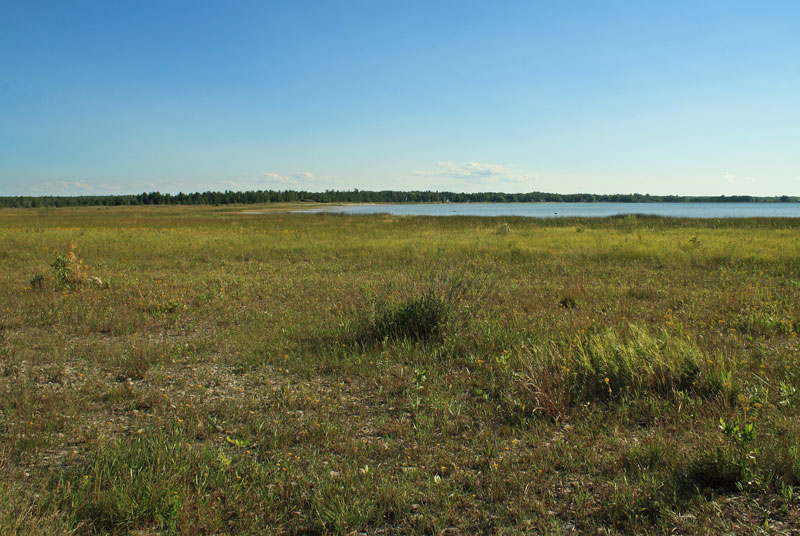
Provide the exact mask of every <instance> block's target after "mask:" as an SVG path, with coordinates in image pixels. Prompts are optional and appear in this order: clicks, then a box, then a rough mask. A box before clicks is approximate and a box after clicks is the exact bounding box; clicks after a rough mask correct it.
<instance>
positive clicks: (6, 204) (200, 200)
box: [0, 189, 800, 208]
mask: <svg viewBox="0 0 800 536" xmlns="http://www.w3.org/2000/svg"><path fill="white" fill-rule="evenodd" d="M287 202H316V203H487V202H488V203H538V202H568V203H599V202H616V203H796V202H800V197H798V196H787V195H783V196H775V197H757V196H751V195H734V196H725V195H719V196H681V195H650V194H611V195H608V194H605V195H603V194H555V193H547V192H529V193H517V194H508V193H502V192H480V193H456V192H435V191H409V192H404V191H397V190H381V191H371V190H358V189H354V190H342V191H339V190H326V191H324V192H308V191H304V190H252V191H246V192H235V191H230V190H226V191H224V192H212V191H209V192H202V193H201V192H195V193H183V192H181V193H178V194H169V193H164V194H162V193H161V192H144V193H141V194H130V195H80V196H7V197H0V208H13V207H17V208H35V207H77V206H123V205H233V204H255V203H287Z"/></svg>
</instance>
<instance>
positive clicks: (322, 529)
mask: <svg viewBox="0 0 800 536" xmlns="http://www.w3.org/2000/svg"><path fill="white" fill-rule="evenodd" d="M262 208H268V209H272V208H277V209H281V208H285V207H284V206H282V205H279V206H277V207H272V206H269V207H266V206H265V207H262ZM245 210H248V211H249V210H252V207H246V208H245V207H237V206H226V207H170V206H161V207H118V208H112V207H82V208H58V209H50V208H39V209H4V210H2V211H0V533H2V534H73V533H74V534H361V533H365V534H381V535H383V534H385V535H390V534H444V535H456V534H525V533H527V534H631V533H640V534H668V533H669V534H672V533H680V534H709V533H730V534H762V533H768V534H790V533H796V531H798V530H800V512H799V511H800V509H798V497H797V495H798V494H799V493H800V487H799V486H800V420H798V418H797V408H798V403H800V393H798V389H800V338H799V337H798V332H800V220H794V219H739V220H735V219H726V220H683V219H662V218H655V217H642V216H638V217H637V216H626V217H615V218H603V219H567V218H565V219H552V220H535V219H524V218H471V217H447V218H437V217H392V216H385V215H374V216H348V215H343V214H326V213H319V214H292V213H287V212H281V211H280V210H276V211H274V212H269V211H268V212H265V213H264V214H258V215H253V214H243V212H244V211H245Z"/></svg>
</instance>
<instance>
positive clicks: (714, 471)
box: [676, 447, 747, 495]
mask: <svg viewBox="0 0 800 536" xmlns="http://www.w3.org/2000/svg"><path fill="white" fill-rule="evenodd" d="M746 477H747V465H746V463H745V461H744V460H743V459H742V458H741V457H740V456H738V455H737V454H736V453H734V452H732V451H731V450H729V449H726V448H721V447H720V448H716V449H712V450H704V451H702V452H701V453H700V454H699V455H697V456H696V457H695V458H693V459H691V460H689V462H688V463H687V464H686V466H685V467H683V468H682V469H680V470H679V471H678V472H677V474H676V478H677V486H676V487H677V489H678V491H680V492H681V493H682V494H683V495H693V494H695V493H698V492H700V493H708V492H719V493H733V492H736V491H738V490H739V489H740V488H741V487H742V485H743V484H744V483H745V481H746Z"/></svg>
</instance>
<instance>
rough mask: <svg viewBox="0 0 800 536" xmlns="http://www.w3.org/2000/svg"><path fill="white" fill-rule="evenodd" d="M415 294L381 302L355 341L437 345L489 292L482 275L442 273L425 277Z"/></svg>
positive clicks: (361, 326)
mask: <svg viewBox="0 0 800 536" xmlns="http://www.w3.org/2000/svg"><path fill="white" fill-rule="evenodd" d="M428 281H429V282H428V283H427V284H426V285H425V286H418V287H417V288H420V287H421V288H422V290H421V291H418V293H416V295H412V296H411V297H409V298H407V299H405V300H403V301H401V302H400V303H392V302H389V301H384V302H381V303H379V304H378V305H377V306H375V308H374V310H373V313H372V314H371V315H370V316H369V317H368V318H367V319H365V320H363V321H362V322H361V323H360V327H358V328H356V333H355V342H357V343H360V344H371V343H375V342H380V341H384V340H410V341H415V342H421V343H429V342H440V341H442V339H443V338H444V336H445V334H446V333H447V332H448V331H456V330H457V329H458V328H459V325H460V322H463V321H465V320H466V319H467V318H468V317H469V316H470V315H471V314H472V312H474V311H475V310H477V309H479V308H480V307H479V306H480V303H481V302H482V301H483V299H484V297H485V295H486V294H487V293H488V291H489V290H488V289H489V288H490V285H488V284H487V283H486V281H484V279H483V276H482V275H480V274H479V275H475V276H464V275H453V274H452V273H450V272H447V271H444V272H441V273H439V274H437V275H434V276H431V277H429V278H428Z"/></svg>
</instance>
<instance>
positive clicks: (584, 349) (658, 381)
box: [514, 325, 731, 420]
mask: <svg viewBox="0 0 800 536" xmlns="http://www.w3.org/2000/svg"><path fill="white" fill-rule="evenodd" d="M712 363H714V361H713V360H709V359H707V358H706V356H705V355H704V354H703V352H702V351H701V350H700V349H699V348H698V347H697V346H696V345H694V344H693V343H692V342H691V341H689V340H688V339H686V338H683V337H679V336H675V335H672V334H670V333H668V332H667V331H665V330H664V331H661V332H658V333H652V332H650V331H649V330H648V329H647V328H646V327H644V326H640V325H630V326H629V328H628V333H627V334H626V335H625V336H621V335H620V334H618V333H617V332H616V331H615V330H613V329H611V328H608V329H605V330H602V331H600V332H598V333H595V334H592V335H589V336H588V337H586V338H575V339H572V340H567V341H565V342H564V343H562V344H556V343H550V344H548V345H543V346H542V345H539V346H536V345H533V346H532V347H531V348H528V349H526V350H525V351H524V354H523V355H522V356H521V360H520V365H519V369H518V371H517V372H516V373H515V376H516V378H515V387H514V391H515V395H514V396H516V397H518V400H520V401H521V405H522V406H523V407H527V408H530V409H531V410H532V411H533V412H534V413H537V412H538V413H542V414H544V415H547V416H549V417H550V418H552V419H554V420H561V419H564V418H566V417H567V414H568V410H569V408H570V406H572V405H574V404H575V403H585V402H595V401H600V402H607V401H612V400H618V399H622V398H636V397H640V396H660V397H671V396H674V395H676V394H677V393H679V392H689V393H694V394H696V395H698V396H713V395H716V394H718V393H719V392H720V391H723V390H726V389H731V385H730V381H727V382H726V381H722V380H720V376H721V373H720V372H718V371H717V370H716V368H715V367H714V365H712ZM723 376H724V375H723Z"/></svg>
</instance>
